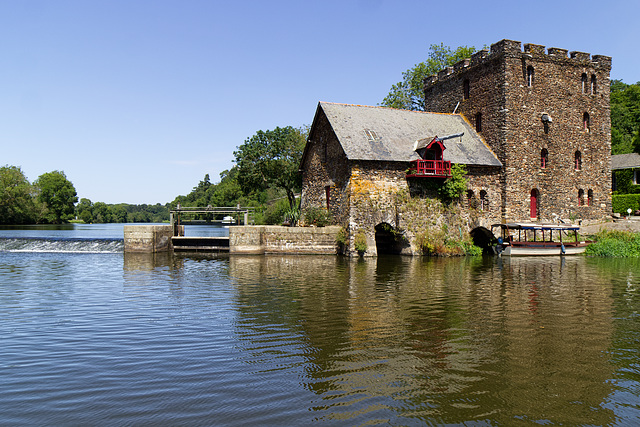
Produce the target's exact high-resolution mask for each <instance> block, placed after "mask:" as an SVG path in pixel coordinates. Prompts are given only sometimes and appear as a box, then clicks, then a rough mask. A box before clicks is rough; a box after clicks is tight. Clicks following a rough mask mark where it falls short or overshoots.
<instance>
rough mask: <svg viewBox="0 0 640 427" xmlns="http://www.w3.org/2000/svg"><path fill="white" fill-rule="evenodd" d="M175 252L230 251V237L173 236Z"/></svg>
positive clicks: (172, 241)
mask: <svg viewBox="0 0 640 427" xmlns="http://www.w3.org/2000/svg"><path fill="white" fill-rule="evenodd" d="M171 243H172V246H173V251H174V252H229V238H228V237H185V236H173V237H172V238H171Z"/></svg>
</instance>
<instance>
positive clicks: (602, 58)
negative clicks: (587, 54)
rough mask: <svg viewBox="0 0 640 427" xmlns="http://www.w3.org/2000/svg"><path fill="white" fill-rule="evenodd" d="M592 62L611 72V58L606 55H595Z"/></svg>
mask: <svg viewBox="0 0 640 427" xmlns="http://www.w3.org/2000/svg"><path fill="white" fill-rule="evenodd" d="M591 60H592V61H593V62H595V63H597V64H599V65H601V66H604V67H607V68H608V69H609V70H611V57H610V56H606V55H593V57H592V58H591Z"/></svg>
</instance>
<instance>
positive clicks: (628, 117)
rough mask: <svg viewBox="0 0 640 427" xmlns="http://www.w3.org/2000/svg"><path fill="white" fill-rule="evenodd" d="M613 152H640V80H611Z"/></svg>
mask: <svg viewBox="0 0 640 427" xmlns="http://www.w3.org/2000/svg"><path fill="white" fill-rule="evenodd" d="M610 102H611V152H612V154H626V153H632V152H634V151H635V152H636V153H640V82H638V83H636V84H626V83H623V82H622V81H621V80H612V81H611V100H610Z"/></svg>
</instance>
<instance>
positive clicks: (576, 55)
mask: <svg viewBox="0 0 640 427" xmlns="http://www.w3.org/2000/svg"><path fill="white" fill-rule="evenodd" d="M570 55H571V59H577V60H578V61H590V60H591V54H590V53H586V52H577V51H575V50H574V51H572V52H571V53H570Z"/></svg>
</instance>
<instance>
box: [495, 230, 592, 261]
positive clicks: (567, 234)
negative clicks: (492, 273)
mask: <svg viewBox="0 0 640 427" xmlns="http://www.w3.org/2000/svg"><path fill="white" fill-rule="evenodd" d="M579 230H580V227H577V226H573V225H562V224H533V223H531V224H529V223H507V224H493V225H492V226H491V232H492V233H493V235H494V237H496V239H495V242H494V244H493V251H494V252H495V253H496V254H500V255H503V256H531V255H578V254H582V253H584V251H585V250H586V248H587V246H588V245H589V243H590V242H586V241H581V240H580V235H579V233H578V231H579Z"/></svg>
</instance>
